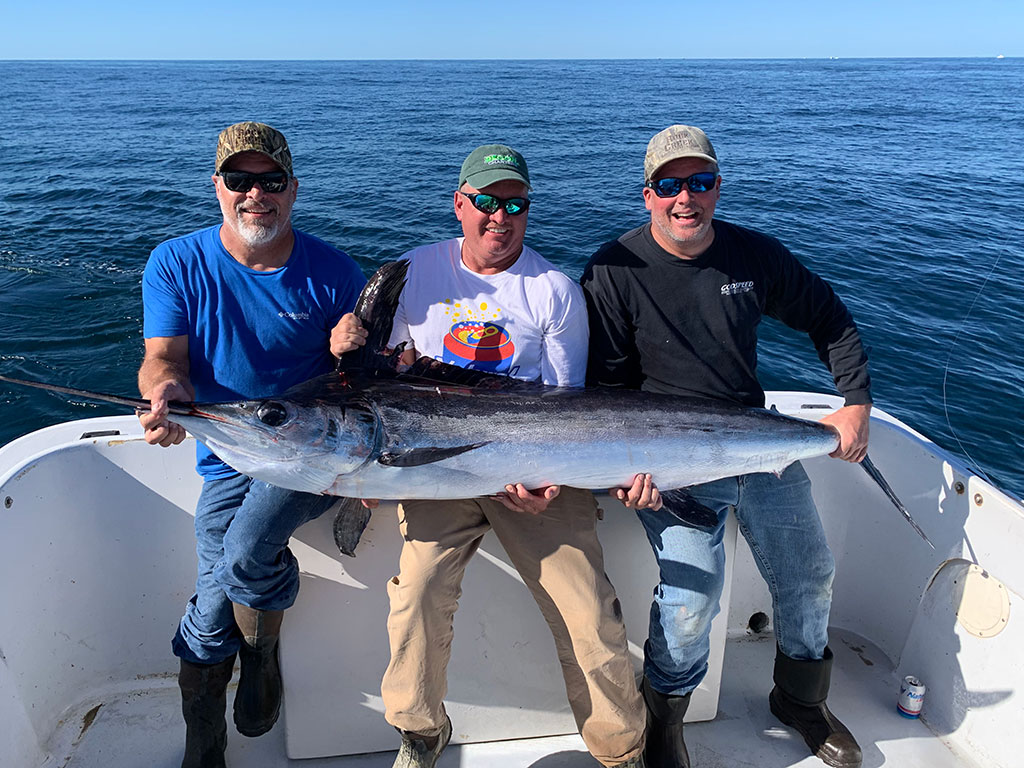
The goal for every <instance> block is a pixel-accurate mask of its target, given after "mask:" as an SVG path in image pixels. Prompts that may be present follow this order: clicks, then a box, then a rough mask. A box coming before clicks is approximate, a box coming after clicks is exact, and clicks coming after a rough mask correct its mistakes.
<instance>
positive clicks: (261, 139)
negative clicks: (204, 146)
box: [214, 122, 293, 176]
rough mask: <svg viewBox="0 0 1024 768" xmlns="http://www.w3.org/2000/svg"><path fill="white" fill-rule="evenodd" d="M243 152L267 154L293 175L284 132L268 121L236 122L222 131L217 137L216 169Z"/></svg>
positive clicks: (290, 156) (290, 154) (289, 151)
mask: <svg viewBox="0 0 1024 768" xmlns="http://www.w3.org/2000/svg"><path fill="white" fill-rule="evenodd" d="M243 152H259V153H260V154H261V155H266V156H267V157H269V158H270V159H271V160H273V161H274V162H275V163H277V164H278V165H279V166H280V167H281V170H282V171H284V172H285V173H287V174H288V175H289V176H292V175H293V174H292V153H291V150H290V149H288V142H287V141H285V138H284V134H282V133H281V132H280V131H278V130H277V129H275V128H271V127H270V126H269V125H267V124H266V123H253V122H245V123H235V124H234V125H229V126H228V127H227V128H225V129H224V130H223V131H221V132H220V136H218V137H217V164H216V167H215V168H214V170H216V171H217V172H218V173H219V172H220V169H221V168H222V167H223V166H224V163H226V162H227V161H228V160H230V159H231V158H232V157H234V156H235V155H240V154H242V153H243Z"/></svg>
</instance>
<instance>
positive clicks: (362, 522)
mask: <svg viewBox="0 0 1024 768" xmlns="http://www.w3.org/2000/svg"><path fill="white" fill-rule="evenodd" d="M335 508H336V509H337V510H338V511H337V513H336V514H335V516H334V543H335V544H337V545H338V551H339V552H341V554H343V555H348V556H349V557H355V556H356V546H357V545H358V544H359V539H360V537H361V536H362V535H363V531H364V530H366V524H367V523H368V522H370V510H369V509H367V508H366V507H364V506H363V503H362V502H361V501H360V500H359V499H342V500H341V501H340V502H339V503H338V504H336V505H335Z"/></svg>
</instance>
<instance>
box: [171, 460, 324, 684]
mask: <svg viewBox="0 0 1024 768" xmlns="http://www.w3.org/2000/svg"><path fill="white" fill-rule="evenodd" d="M335 501H337V499H335V498H334V497H333V496H318V495H314V494H310V493H299V492H298V491H287V490H284V489H283V488H277V487H275V486H273V485H268V484H267V483H264V482H262V481H260V480H253V479H252V478H250V477H246V476H245V475H240V474H235V475H232V476H230V477H226V478H216V479H207V480H206V481H205V482H204V483H203V490H202V492H201V493H200V495H199V502H198V503H197V504H196V554H197V555H198V556H199V577H198V579H197V580H196V593H195V594H194V595H193V596H192V599H191V600H189V602H188V605H187V606H186V607H185V615H184V616H183V617H182V619H181V622H180V623H179V624H178V631H177V633H175V635H174V640H173V641H172V642H171V648H172V649H173V650H174V655H175V656H179V657H181V658H182V659H184V660H185V661H190V662H192V663H193V664H216V663H218V662H220V661H223V660H224V659H227V658H229V657H230V656H231V655H232V654H234V653H236V652H237V651H238V646H239V642H240V639H239V636H238V632H237V630H236V628H235V618H234V613H233V610H232V607H231V604H232V603H241V604H242V605H246V606H248V607H250V608H255V609H256V610H260V611H279V610H284V609H285V608H289V607H291V605H292V604H293V603H294V602H295V597H296V595H297V594H298V592H299V567H298V562H297V561H296V560H295V556H294V555H293V554H292V553H291V551H290V550H289V549H288V540H289V539H290V538H291V535H292V534H293V533H294V532H295V529H296V528H298V527H299V526H300V525H302V524H303V523H305V522H307V521H309V520H314V519H316V518H317V517H319V516H320V515H322V514H323V513H324V512H325V511H326V510H327V508H328V507H330V506H331V504H332V503H334V502H335Z"/></svg>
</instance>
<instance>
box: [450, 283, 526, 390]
mask: <svg viewBox="0 0 1024 768" xmlns="http://www.w3.org/2000/svg"><path fill="white" fill-rule="evenodd" d="M443 306H444V309H445V314H446V315H448V317H450V318H451V319H452V320H453V321H454V322H453V323H452V325H451V326H450V327H449V329H448V333H446V334H445V337H444V340H443V347H444V351H443V353H442V355H441V362H444V363H451V364H452V365H458V366H460V367H462V368H471V369H473V370H476V371H488V372H490V373H504V374H508V375H510V376H514V375H515V373H516V370H517V369H518V367H519V366H515V367H513V365H512V357H513V355H514V354H515V351H516V347H515V344H514V343H513V342H512V337H511V336H510V334H509V332H508V331H507V330H506V329H505V327H504V326H502V325H499V324H498V323H495V322H491V321H492V320H497V319H498V318H499V316H500V314H501V309H500V308H497V307H494V308H492V307H489V306H488V304H487V302H485V301H484V302H481V303H480V306H479V308H474V307H472V306H470V305H468V304H464V303H463V302H461V301H459V302H457V301H455V300H454V299H445V301H444V305H443ZM488 318H489V319H488Z"/></svg>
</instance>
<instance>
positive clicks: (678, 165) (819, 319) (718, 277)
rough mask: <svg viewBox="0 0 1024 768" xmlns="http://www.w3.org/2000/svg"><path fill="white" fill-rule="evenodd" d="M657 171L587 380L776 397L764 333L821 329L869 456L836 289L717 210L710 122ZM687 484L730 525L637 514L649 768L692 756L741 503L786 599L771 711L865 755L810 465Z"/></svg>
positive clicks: (838, 422) (664, 149)
mask: <svg viewBox="0 0 1024 768" xmlns="http://www.w3.org/2000/svg"><path fill="white" fill-rule="evenodd" d="M644 180H645V186H644V190H643V194H644V200H645V202H646V205H647V209H648V210H649V211H650V212H651V221H650V223H649V224H645V225H644V226H642V227H639V228H637V229H634V230H632V231H630V232H627V233H626V234H624V235H622V236H621V237H620V238H618V239H617V240H614V241H612V242H609V243H606V244H605V245H603V246H601V248H600V249H599V250H598V251H597V253H595V254H594V256H593V257H592V258H591V260H590V263H589V264H588V265H587V268H586V270H585V272H584V274H583V278H582V283H583V288H584V292H585V294H586V297H587V306H588V310H589V314H590V361H589V366H588V375H587V379H588V383H590V384H597V385H604V386H617V387H627V388H632V389H642V390H646V391H649V392H662V393H670V394H681V395H690V396H698V397H707V398H711V399H715V400H723V401H728V402H735V403H740V404H743V405H748V406H763V405H764V390H763V389H762V388H761V385H760V384H759V383H758V380H757V328H758V325H759V323H760V322H761V318H762V316H764V315H768V316H769V317H774V318H776V319H778V320H780V321H781V322H783V323H785V324H786V325H788V326H790V327H792V328H795V329H797V330H800V331H805V332H806V333H807V334H808V335H809V336H810V338H811V340H812V341H813V343H814V346H815V348H816V349H817V351H818V355H819V357H820V358H821V359H822V361H823V362H824V363H825V364H826V365H827V366H828V367H829V369H830V370H831V372H832V374H833V377H834V379H835V383H836V387H837V389H838V390H839V392H840V393H841V394H842V395H843V396H844V398H845V401H846V405H845V407H843V408H841V409H839V410H838V411H836V412H835V413H833V414H830V415H829V416H828V417H826V418H825V419H823V420H822V421H824V422H826V423H829V424H831V425H832V426H833V427H834V428H835V429H836V430H837V431H838V433H839V435H840V446H839V448H838V449H837V450H836V452H835V453H833V454H832V455H833V456H835V457H837V458H841V459H845V460H846V461H853V462H859V461H861V460H862V459H863V458H864V456H865V454H866V453H867V443H868V420H869V415H870V411H871V392H870V378H869V375H868V370H867V356H866V354H865V352H864V349H863V346H862V345H861V341H860V336H859V334H858V332H857V327H856V325H855V324H854V322H853V318H852V317H851V316H850V313H849V311H848V310H847V309H846V307H845V306H844V305H843V303H842V301H840V299H839V298H838V297H837V296H836V294H835V293H834V292H833V290H832V288H831V287H830V286H829V285H828V284H827V283H826V282H825V281H823V280H822V279H821V278H820V277H818V276H817V275H815V274H814V273H812V272H810V271H809V270H808V269H806V268H805V267H804V266H803V265H802V264H800V262H798V261H797V260H796V258H795V257H794V256H793V255H792V254H791V253H790V252H789V251H788V250H787V249H786V248H785V246H783V245H782V244H781V243H780V242H779V241H778V240H776V239H774V238H772V237H768V236H767V235H763V234H761V233H759V232H755V231H753V230H750V229H746V228H744V227H739V226H736V225H734V224H729V223H727V222H724V221H721V220H717V219H714V212H715V205H716V203H717V202H718V198H719V193H720V189H721V184H722V179H721V176H720V175H719V173H718V158H717V156H716V155H715V151H714V149H713V147H712V146H711V142H710V141H709V140H708V138H707V136H706V135H705V134H704V132H703V131H701V130H700V129H699V128H694V127H691V126H683V125H674V126H671V127H669V128H667V129H665V130H664V131H662V132H661V133H659V134H657V135H656V136H655V137H654V138H653V139H651V141H650V143H649V145H648V148H647V155H646V157H645V160H644ZM654 480H655V482H657V478H656V477H655V478H654ZM687 493H688V494H690V495H691V496H692V497H693V498H694V499H695V500H696V501H698V502H699V503H701V504H703V505H704V506H706V507H709V508H711V509H712V510H714V511H715V512H716V513H717V515H718V526H717V527H716V528H714V529H712V530H702V529H698V528H694V527H689V526H686V525H683V524H682V523H681V521H680V520H679V519H678V518H676V517H674V516H673V515H672V514H671V512H670V511H669V510H668V509H666V508H660V509H653V508H646V509H638V510H637V515H638V516H639V518H640V520H641V522H642V523H643V525H644V527H645V528H646V530H647V534H648V538H649V539H650V540H651V544H652V546H653V547H654V553H655V557H656V558H657V559H658V565H659V568H660V571H661V583H660V584H659V585H658V587H657V589H656V591H655V599H654V603H653V605H652V607H651V624H650V630H649V636H648V640H647V643H646V645H645V648H644V656H645V660H644V681H643V692H644V697H645V699H646V700H647V704H648V709H649V713H650V718H649V727H648V735H647V751H646V752H645V757H646V760H647V765H648V766H650V768H661V766H673V768H674V767H675V766H689V765H690V763H689V758H688V756H687V753H686V745H685V743H684V741H683V725H682V723H683V716H684V714H685V712H686V707H687V705H688V704H689V696H690V693H691V692H692V691H693V689H694V688H696V687H697V686H698V685H699V683H700V681H701V680H702V679H703V677H704V675H705V673H706V672H707V659H708V648H709V644H708V636H709V633H710V630H711V620H712V619H713V618H714V616H715V615H716V614H717V613H718V610H719V606H718V601H719V597H720V596H721V591H722V581H723V574H724V564H725V553H724V549H723V545H722V532H723V527H724V524H725V519H726V517H727V515H728V510H729V509H730V508H732V509H734V510H735V513H736V516H737V519H738V521H739V527H740V531H741V533H742V534H743V536H744V537H745V538H746V539H747V541H748V543H749V544H750V548H751V551H752V552H753V553H754V556H755V560H756V561H757V564H758V568H759V569H760V571H761V574H762V576H763V577H764V578H765V581H766V582H767V584H768V587H769V589H770V591H771V594H772V599H773V603H774V613H775V634H776V640H777V642H778V652H777V655H776V661H775V672H774V679H775V688H774V689H773V690H772V693H771V696H770V698H769V703H770V706H771V710H772V712H773V713H774V714H775V715H776V716H777V717H778V718H779V719H780V720H781V721H782V722H783V723H785V724H787V725H791V726H793V727H794V728H796V729H797V730H798V731H799V732H800V734H801V735H802V736H803V737H804V740H805V741H806V742H807V744H808V746H810V748H811V751H812V752H814V753H815V754H817V755H818V757H820V758H821V759H822V760H824V761H825V762H826V763H828V764H829V765H832V766H842V767H843V768H848V767H853V766H859V765H860V764H861V751H860V747H859V746H858V745H857V742H856V741H855V740H854V738H853V736H852V735H851V734H850V732H849V731H848V730H847V729H846V727H845V726H844V725H843V724H842V723H841V722H839V720H838V719H837V718H836V717H835V716H834V715H833V714H832V713H831V712H830V711H829V709H828V707H827V706H826V703H825V699H826V696H827V693H828V686H829V676H830V669H831V660H832V653H831V651H830V650H829V649H828V647H827V642H828V614H829V608H830V605H831V594H832V577H833V573H834V562H833V559H832V553H831V552H830V551H829V548H828V544H827V542H826V541H825V536H824V532H823V531H822V527H821V521H820V519H819V517H818V513H817V510H816V508H815V506H814V502H813V500H812V498H811V492H810V482H809V480H808V479H807V475H806V473H805V472H804V470H803V468H802V467H801V466H800V465H799V463H797V464H794V465H792V466H790V467H789V468H788V469H787V470H786V471H785V472H783V473H782V475H781V476H780V477H776V476H775V475H772V474H750V475H743V476H741V477H733V478H727V479H724V480H718V481H714V482H711V483H704V484H702V485H699V486H693V487H691V488H688V489H687ZM694 574H701V577H700V578H695V577H694Z"/></svg>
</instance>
